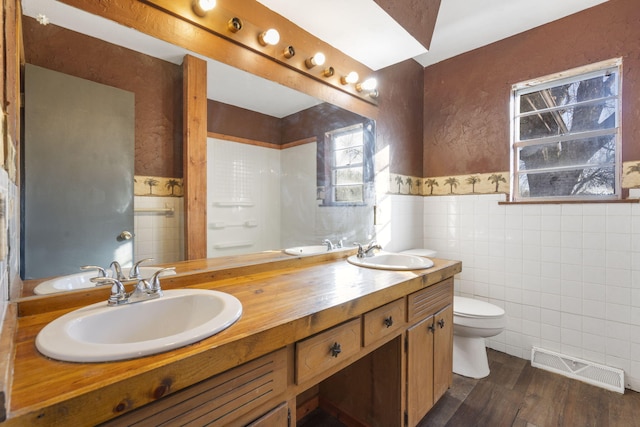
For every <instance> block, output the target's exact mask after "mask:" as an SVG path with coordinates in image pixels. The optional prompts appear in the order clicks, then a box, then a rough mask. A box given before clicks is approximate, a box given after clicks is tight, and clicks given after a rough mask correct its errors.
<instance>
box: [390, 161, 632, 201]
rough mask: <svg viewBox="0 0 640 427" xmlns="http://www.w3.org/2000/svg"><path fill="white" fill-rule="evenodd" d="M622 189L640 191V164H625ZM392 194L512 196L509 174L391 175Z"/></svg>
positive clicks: (623, 166) (623, 165)
mask: <svg viewBox="0 0 640 427" xmlns="http://www.w3.org/2000/svg"><path fill="white" fill-rule="evenodd" d="M622 170H623V173H622V188H640V161H633V162H624V163H623V164H622ZM389 193H392V194H407V195H418V196H450V195H465V194H496V193H502V194H509V172H493V173H475V174H469V175H452V176H439V177H426V178H418V177H415V176H406V175H399V174H394V173H391V174H389Z"/></svg>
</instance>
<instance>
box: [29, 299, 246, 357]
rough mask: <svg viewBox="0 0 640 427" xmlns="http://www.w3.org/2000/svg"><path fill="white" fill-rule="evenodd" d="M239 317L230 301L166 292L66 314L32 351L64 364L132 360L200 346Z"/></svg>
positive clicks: (233, 301)
mask: <svg viewBox="0 0 640 427" xmlns="http://www.w3.org/2000/svg"><path fill="white" fill-rule="evenodd" d="M107 294H108V292H107ZM105 299H106V297H105ZM241 314H242V304H241V303H240V301H239V300H238V299H237V298H236V297H234V296H233V295H229V294H226V293H223V292H218V291H212V290H203V289H176V290H168V291H164V295H163V296H161V297H160V298H157V299H153V300H149V301H144V302H138V303H135V304H125V305H121V306H116V307H109V306H107V303H106V301H105V302H101V303H97V304H92V305H89V306H87V307H83V308H81V309H78V310H75V311H72V312H70V313H67V314H65V315H63V316H61V317H59V318H58V319H56V320H54V321H52V322H51V323H49V324H48V325H46V326H45V327H44V328H43V329H42V330H41V331H40V333H39V334H38V336H37V338H36V347H37V348H38V350H39V351H40V352H41V353H42V354H44V355H45V356H48V357H51V358H53V359H58V360H64V361H68V362H107V361H114V360H123V359H132V358H136V357H141V356H147V355H150V354H155V353H161V352H164V351H168V350H173V349H175V348H178V347H182V346H185V345H187V344H191V343H194V342H196V341H200V340H202V339H204V338H207V337H209V336H211V335H214V334H216V333H218V332H220V331H222V330H224V329H226V328H228V327H229V326H231V325H232V324H233V323H234V322H235V321H236V320H238V319H239V318H240V316H241Z"/></svg>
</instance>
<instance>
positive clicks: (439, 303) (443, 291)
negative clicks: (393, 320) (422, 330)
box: [407, 278, 453, 322]
mask: <svg viewBox="0 0 640 427" xmlns="http://www.w3.org/2000/svg"><path fill="white" fill-rule="evenodd" d="M448 304H453V278H449V279H446V280H443V281H442V282H438V283H436V284H435V285H431V286H429V287H428V288H424V289H421V290H419V291H417V292H414V293H412V294H410V295H409V296H408V297H407V322H415V321H418V320H421V319H424V318H425V317H427V316H431V315H432V314H434V313H435V312H437V311H439V310H442V309H443V308H444V307H446V306H447V305H448Z"/></svg>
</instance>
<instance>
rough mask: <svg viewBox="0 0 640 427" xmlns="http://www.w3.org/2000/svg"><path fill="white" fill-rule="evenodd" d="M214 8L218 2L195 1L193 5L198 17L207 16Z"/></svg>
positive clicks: (209, 0)
mask: <svg viewBox="0 0 640 427" xmlns="http://www.w3.org/2000/svg"><path fill="white" fill-rule="evenodd" d="M214 7H216V0H194V1H193V4H192V8H193V11H194V12H195V14H196V15H198V16H204V15H206V14H207V12H208V11H210V10H211V9H213V8H214Z"/></svg>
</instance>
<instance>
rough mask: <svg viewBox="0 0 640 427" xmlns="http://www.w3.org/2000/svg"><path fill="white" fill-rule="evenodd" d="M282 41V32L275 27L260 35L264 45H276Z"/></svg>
mask: <svg viewBox="0 0 640 427" xmlns="http://www.w3.org/2000/svg"><path fill="white" fill-rule="evenodd" d="M279 42H280V33H279V32H278V30H275V29H273V28H270V29H268V30H267V31H265V32H264V33H262V34H261V35H260V43H262V44H263V45H265V46H266V45H268V44H270V45H276V44H278V43H279Z"/></svg>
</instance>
